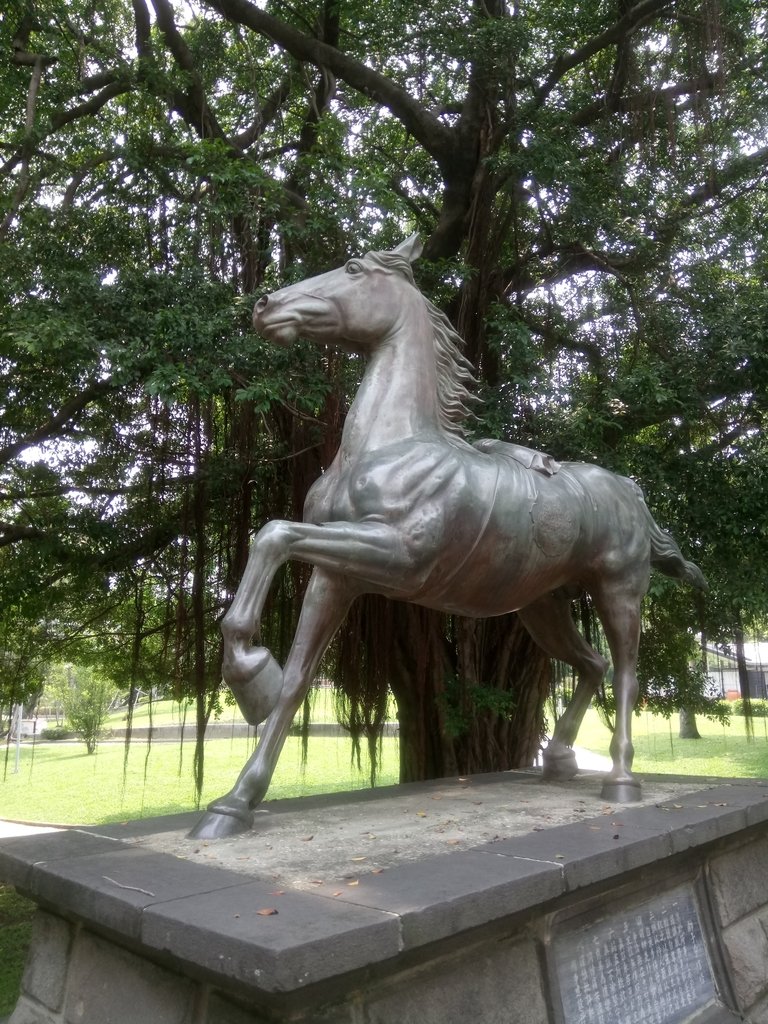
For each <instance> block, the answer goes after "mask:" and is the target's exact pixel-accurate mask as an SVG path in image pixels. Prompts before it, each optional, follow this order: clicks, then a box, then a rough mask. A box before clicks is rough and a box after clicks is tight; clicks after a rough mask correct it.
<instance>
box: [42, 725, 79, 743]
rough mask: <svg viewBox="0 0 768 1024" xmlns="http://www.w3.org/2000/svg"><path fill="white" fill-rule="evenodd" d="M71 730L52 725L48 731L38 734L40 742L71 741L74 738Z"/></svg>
mask: <svg viewBox="0 0 768 1024" xmlns="http://www.w3.org/2000/svg"><path fill="white" fill-rule="evenodd" d="M74 735H75V734H74V733H73V732H72V730H71V729H67V728H66V727H65V726H63V725H53V726H51V728H50V729H43V731H42V732H41V733H40V739H41V740H71V739H72V738H73V737H74Z"/></svg>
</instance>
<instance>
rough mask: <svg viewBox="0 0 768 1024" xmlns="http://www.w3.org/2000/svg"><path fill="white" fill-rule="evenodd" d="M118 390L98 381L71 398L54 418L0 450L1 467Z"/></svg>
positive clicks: (110, 383) (109, 383)
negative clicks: (93, 403)
mask: <svg viewBox="0 0 768 1024" xmlns="http://www.w3.org/2000/svg"><path fill="white" fill-rule="evenodd" d="M116 390H117V387H116V386H115V385H114V384H113V383H112V382H111V381H110V380H103V381H96V382H95V383H93V384H91V385H90V386H89V387H87V388H85V389H84V390H83V391H81V392H80V393H79V394H77V395H75V396H74V397H72V398H70V400H69V401H68V402H65V403H64V405H62V407H61V409H59V411H58V412H57V413H56V414H55V415H54V416H51V417H50V419H48V420H46V421H45V423H41V424H40V426H39V427H37V428H36V429H35V430H33V431H32V432H31V433H29V434H27V435H26V437H23V438H19V440H18V441H14V442H13V443H12V444H9V445H6V446H5V447H4V448H0V465H5V464H6V463H8V462H10V461H11V460H12V459H15V458H16V457H17V456H18V455H20V454H21V453H22V452H23V451H25V450H26V449H27V448H31V447H32V446H33V445H36V444H40V442H41V441H46V440H48V438H50V437H53V436H54V435H55V434H56V433H57V431H60V430H62V429H63V428H64V427H66V426H68V425H70V424H71V423H72V421H73V420H74V419H75V418H76V417H77V416H78V415H79V413H81V412H82V411H83V409H85V408H86V406H88V405H90V403H91V402H93V401H95V400H96V399H97V398H101V397H102V396H103V395H107V394H110V393H111V392H114V391H116Z"/></svg>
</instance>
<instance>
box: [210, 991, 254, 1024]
mask: <svg viewBox="0 0 768 1024" xmlns="http://www.w3.org/2000/svg"><path fill="white" fill-rule="evenodd" d="M205 1024H270V1022H269V1021H268V1020H267V1019H266V1018H265V1017H262V1016H261V1015H260V1014H259V1013H257V1012H256V1011H255V1010H243V1009H242V1008H241V1007H239V1006H235V1005H234V1004H233V1003H230V1002H228V1001H227V1000H225V999H221V998H219V997H218V996H211V998H210V1000H209V1002H208V1011H207V1013H206V1016H205Z"/></svg>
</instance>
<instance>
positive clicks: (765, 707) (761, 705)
mask: <svg viewBox="0 0 768 1024" xmlns="http://www.w3.org/2000/svg"><path fill="white" fill-rule="evenodd" d="M728 707H729V709H730V712H731V714H733V715H739V716H741V717H743V716H744V715H747V714H749V715H750V716H751V717H752V718H768V700H760V699H755V700H750V701H749V707H748V708H747V706H746V701H744V700H742V698H741V697H739V698H738V699H737V700H733V701H729V702H728Z"/></svg>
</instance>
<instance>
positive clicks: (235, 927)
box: [141, 882, 400, 992]
mask: <svg viewBox="0 0 768 1024" xmlns="http://www.w3.org/2000/svg"><path fill="white" fill-rule="evenodd" d="M141 939H142V942H143V943H144V944H145V945H146V946H148V947H149V948H150V949H157V950H168V951H172V952H173V954H174V955H175V956H177V957H180V958H182V959H184V960H186V961H188V962H189V963H191V964H194V965H196V966H197V967H202V968H205V969H207V970H210V971H213V972H215V973H216V974H219V975H222V976H223V977H228V978H233V979H236V980H237V981H239V982H243V983H244V984H246V985H252V986H254V987H255V988H257V989H261V990H262V991H267V992H285V991H289V992H290V991H293V990H295V989H300V988H302V987H305V986H307V985H310V984H312V983H313V982H316V981H321V980H323V979H325V978H328V977H333V976H334V975H337V974H342V973H344V972H346V971H351V970H355V969H356V968H359V967H366V966H368V965H369V964H371V963H378V962H379V961H380V960H386V959H387V958H388V957H392V956H395V955H396V954H397V953H398V952H399V949H400V928H399V924H398V921H397V918H396V917H395V916H394V915H392V914H385V913H382V912H381V911H378V910H368V909H367V908H365V907H359V906H350V905H349V904H348V903H339V902H337V901H333V900H330V899H324V898H322V897H319V896H316V895H314V894H309V893H298V892H285V891H282V890H278V891H277V892H276V891H275V890H274V887H273V886H272V885H267V884H265V883H264V882H252V883H249V884H247V885H241V886H237V887H235V888H228V889H222V890H221V891H219V892H202V893H200V895H199V896H190V897H189V898H187V899H180V900H173V901H170V902H168V903H163V904H159V905H158V906H154V907H150V908H148V909H147V910H145V911H144V915H143V917H142V931H141Z"/></svg>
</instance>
